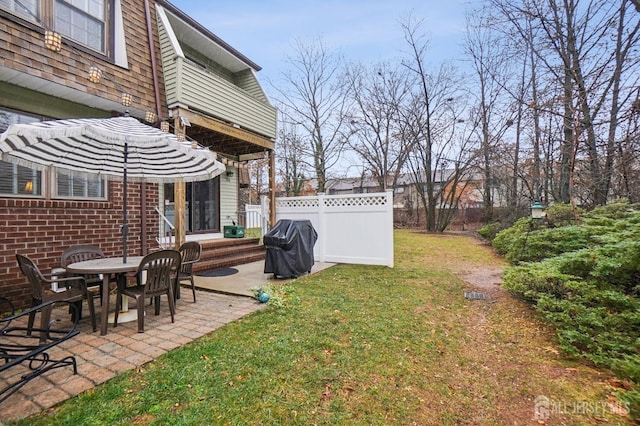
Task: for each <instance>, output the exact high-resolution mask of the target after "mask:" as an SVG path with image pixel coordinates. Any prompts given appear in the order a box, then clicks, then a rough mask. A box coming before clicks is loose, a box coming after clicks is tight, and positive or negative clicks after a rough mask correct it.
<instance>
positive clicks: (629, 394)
mask: <svg viewBox="0 0 640 426" xmlns="http://www.w3.org/2000/svg"><path fill="white" fill-rule="evenodd" d="M552 212H553V210H552ZM531 220H532V219H521V220H520V221H519V222H517V223H516V225H514V226H513V227H511V228H509V229H506V230H504V231H501V232H500V233H498V235H497V236H496V238H495V240H494V247H496V249H497V250H498V251H499V252H500V253H501V254H504V255H505V257H506V258H507V259H508V260H509V261H510V262H511V263H512V264H514V266H511V267H509V268H507V269H506V271H505V274H504V285H505V287H506V288H507V289H510V290H512V291H513V292H515V293H517V294H519V295H521V296H523V297H524V298H526V299H527V300H530V301H531V302H532V303H533V304H535V306H536V309H537V310H538V311H539V312H540V313H541V314H542V315H543V316H544V317H545V318H546V319H547V320H548V321H549V322H550V323H552V324H553V325H554V326H555V327H556V330H557V334H558V338H559V341H560V345H561V347H562V348H563V349H564V350H565V351H566V352H567V353H569V354H572V355H576V356H582V357H584V358H586V359H589V360H591V361H593V362H594V363H595V364H597V365H600V366H605V367H608V368H610V369H612V370H613V371H614V372H616V374H618V375H619V376H620V377H621V378H622V379H625V380H627V381H629V385H628V386H627V388H628V389H627V390H626V392H623V393H622V394H621V395H619V397H620V399H621V400H623V401H626V402H627V403H629V404H630V407H631V409H632V415H633V416H635V417H636V418H639V417H640V390H638V386H639V385H640V300H639V299H638V297H639V295H640V284H639V282H638V277H639V276H640V206H639V205H629V204H625V203H619V204H614V205H610V206H605V207H601V208H598V209H596V210H594V211H593V212H590V213H588V214H585V215H583V216H582V225H581V226H575V225H571V224H567V225H564V226H557V227H555V228H550V226H554V225H553V224H552V223H548V222H543V223H532V222H530V221H531ZM529 247H535V248H536V249H535V250H530V249H529ZM522 260H525V261H528V263H523V264H520V265H519V266H517V265H515V264H516V263H518V262H521V261H522Z"/></svg>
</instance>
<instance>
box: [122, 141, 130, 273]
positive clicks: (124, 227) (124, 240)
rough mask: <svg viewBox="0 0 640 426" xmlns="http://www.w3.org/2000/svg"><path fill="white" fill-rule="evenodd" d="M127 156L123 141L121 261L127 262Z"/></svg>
mask: <svg viewBox="0 0 640 426" xmlns="http://www.w3.org/2000/svg"><path fill="white" fill-rule="evenodd" d="M128 156H129V144H128V143H127V142H125V143H124V179H123V183H122V191H123V194H122V199H123V203H122V263H127V236H128V235H129V227H128V225H127V157H128Z"/></svg>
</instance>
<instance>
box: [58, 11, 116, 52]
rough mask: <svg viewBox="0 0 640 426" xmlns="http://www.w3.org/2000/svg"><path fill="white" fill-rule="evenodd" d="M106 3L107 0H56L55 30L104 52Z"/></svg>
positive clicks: (106, 21)
mask: <svg viewBox="0 0 640 426" xmlns="http://www.w3.org/2000/svg"><path fill="white" fill-rule="evenodd" d="M108 3H109V1H108V0H67V1H65V0H56V3H55V12H54V15H55V29H56V31H58V32H60V33H61V34H62V35H64V36H67V37H69V38H71V39H73V40H75V41H77V42H80V43H82V44H84V45H85V46H88V47H90V48H92V49H94V50H97V51H99V52H103V53H106V51H107V40H106V38H107V37H106V33H107V31H106V29H107V24H108V20H107V16H108V15H107V4H108Z"/></svg>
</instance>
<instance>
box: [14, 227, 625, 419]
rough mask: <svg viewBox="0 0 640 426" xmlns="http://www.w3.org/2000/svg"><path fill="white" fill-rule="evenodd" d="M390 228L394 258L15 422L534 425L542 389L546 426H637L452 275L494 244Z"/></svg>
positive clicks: (541, 335) (521, 314)
mask: <svg viewBox="0 0 640 426" xmlns="http://www.w3.org/2000/svg"><path fill="white" fill-rule="evenodd" d="M395 235H396V242H395V244H396V245H395V247H396V251H395V259H396V262H395V263H396V266H395V268H393V269H390V268H386V267H372V266H358V265H338V266H334V267H332V268H329V269H327V270H325V271H323V272H321V273H317V274H314V275H311V276H308V277H304V278H300V279H298V280H295V281H293V282H289V283H287V284H286V290H287V294H286V295H285V296H284V303H283V304H282V305H283V306H282V307H276V306H271V307H268V308H267V309H264V310H260V311H258V312H256V313H254V314H251V315H249V316H247V317H245V318H243V319H241V320H239V321H236V322H234V323H231V324H228V325H227V326H225V327H223V328H222V329H220V330H218V331H216V332H214V333H212V334H211V335H209V336H206V337H204V338H202V339H200V340H199V341H197V342H195V343H192V344H189V345H186V346H183V347H181V348H179V349H177V350H174V351H171V352H169V353H167V354H165V355H164V356H162V357H160V358H159V359H157V360H156V361H153V362H151V363H149V364H147V365H145V366H144V367H142V368H139V369H138V370H136V371H132V372H129V373H125V374H123V375H121V376H119V377H117V378H115V379H113V380H111V381H109V382H108V383H106V384H104V385H101V386H98V387H97V388H96V389H94V390H91V391H89V392H86V393H85V394H83V395H80V396H78V397H76V398H73V399H71V400H69V401H67V402H65V403H64V404H62V405H61V406H59V407H57V408H55V409H53V410H50V411H49V412H47V413H42V414H40V415H38V416H33V417H30V418H28V419H25V420H23V421H21V422H18V423H16V424H25V425H26V424H28V425H53V424H65V425H68V424H74V425H75V424H90V425H119V424H137V425H145V424H158V425H165V424H171V425H203V424H207V425H208V424H212V425H217V424H220V425H246V424H268V425H272V424H291V425H298V424H299V425H308V424H320V425H335V424H348V425H388V424H420V425H457V424H473V425H478V424H480V425H485V424H486V425H502V424H532V423H533V424H536V423H537V422H535V421H533V422H532V417H533V409H534V401H535V399H536V397H538V396H540V395H544V396H545V397H547V398H548V399H549V400H550V401H551V404H552V406H551V408H552V413H551V417H550V418H549V419H548V422H549V423H547V424H569V425H584V424H592V423H593V424H596V423H598V422H600V421H604V420H607V421H610V422H611V424H631V423H625V422H627V421H628V420H627V419H626V418H625V417H621V416H616V415H612V414H611V413H610V410H608V409H606V407H608V406H609V405H607V404H610V403H611V401H613V399H612V398H613V389H612V388H611V387H609V386H608V385H606V379H607V378H608V377H609V375H608V373H607V372H603V371H598V370H596V369H594V368H591V367H589V366H588V365H585V364H583V363H581V362H579V361H578V360H572V359H566V358H563V357H562V355H561V354H559V353H558V351H557V349H556V343H555V341H554V339H553V330H550V329H549V328H548V327H547V326H545V325H544V324H543V323H542V322H540V321H539V320H538V319H537V318H536V316H535V313H534V312H533V311H532V310H531V309H530V308H529V307H528V306H527V305H525V304H524V303H522V302H520V301H518V300H514V299H513V298H511V297H510V296H509V295H508V294H504V293H500V294H499V295H498V296H497V297H495V298H492V299H490V300H483V301H479V300H467V299H465V298H464V297H463V291H464V290H466V289H468V288H469V285H468V284H467V283H466V282H464V281H462V280H461V279H460V278H458V277H457V276H456V274H454V272H457V273H459V272H461V271H469V270H473V269H475V268H483V267H486V266H487V265H493V266H495V265H500V264H501V260H500V259H499V258H497V257H496V256H494V255H493V253H492V252H491V251H490V250H489V249H487V248H486V247H484V246H482V245H481V244H478V242H477V241H476V240H474V239H473V238H470V237H465V236H451V235H429V234H422V233H413V232H410V231H396V234H395ZM576 403H577V404H579V405H576ZM572 407H574V408H575V407H578V408H579V409H572ZM580 407H583V408H584V407H589V408H590V409H589V410H587V409H580ZM554 408H555V411H553V410H554Z"/></svg>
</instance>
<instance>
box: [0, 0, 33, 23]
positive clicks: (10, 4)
mask: <svg viewBox="0 0 640 426" xmlns="http://www.w3.org/2000/svg"><path fill="white" fill-rule="evenodd" d="M39 3H40V1H39V0H0V8H2V9H6V10H8V11H10V12H13V13H15V14H17V15H20V16H21V17H22V18H25V19H28V20H30V21H37V20H38V19H39V16H40V7H39V6H40V4H39Z"/></svg>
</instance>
